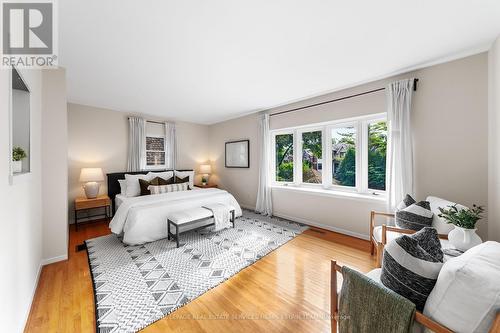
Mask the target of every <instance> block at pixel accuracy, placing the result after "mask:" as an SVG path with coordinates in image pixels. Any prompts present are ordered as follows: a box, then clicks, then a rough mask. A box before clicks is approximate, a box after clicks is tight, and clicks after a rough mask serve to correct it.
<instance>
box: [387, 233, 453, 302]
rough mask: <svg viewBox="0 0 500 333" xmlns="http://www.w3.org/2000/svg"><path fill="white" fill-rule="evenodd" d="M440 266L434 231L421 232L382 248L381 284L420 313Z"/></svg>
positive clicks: (441, 263) (437, 242) (403, 237)
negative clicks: (401, 297)
mask: <svg viewBox="0 0 500 333" xmlns="http://www.w3.org/2000/svg"><path fill="white" fill-rule="evenodd" d="M442 266H443V251H442V249H441V243H440V242H439V238H438V233H437V231H436V229H434V228H423V229H422V230H420V231H419V232H417V233H415V234H413V235H410V236H407V235H404V236H401V237H398V238H396V239H395V240H393V241H392V242H390V243H389V244H387V245H386V246H385V248H384V258H383V260H382V274H381V276H380V281H381V282H382V283H383V284H384V285H385V286H386V287H387V288H389V289H392V290H394V291H395V292H397V293H398V294H400V295H401V296H404V297H406V298H407V299H409V300H410V301H412V302H413V303H415V305H416V307H417V310H419V311H422V310H423V309H424V306H425V302H426V301H427V297H428V296H429V294H430V292H431V291H432V289H433V288H434V285H435V284H436V280H437V277H438V275H439V271H440V270H441V267H442Z"/></svg>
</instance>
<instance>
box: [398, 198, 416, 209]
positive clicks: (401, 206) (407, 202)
mask: <svg viewBox="0 0 500 333" xmlns="http://www.w3.org/2000/svg"><path fill="white" fill-rule="evenodd" d="M416 202H417V201H416V200H415V199H413V198H412V197H411V195H409V194H407V195H406V197H405V198H404V199H403V201H401V202H400V203H399V205H398V207H397V208H396V210H403V209H405V208H406V207H408V206H410V205H413V204H414V203H416Z"/></svg>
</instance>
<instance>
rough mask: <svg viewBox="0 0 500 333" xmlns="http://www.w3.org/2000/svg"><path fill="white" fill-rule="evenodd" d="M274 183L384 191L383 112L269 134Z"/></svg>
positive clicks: (384, 129)
mask: <svg viewBox="0 0 500 333" xmlns="http://www.w3.org/2000/svg"><path fill="white" fill-rule="evenodd" d="M271 138H272V140H273V146H274V147H275V148H274V151H273V155H274V156H273V157H272V159H271V160H272V161H273V164H274V165H273V169H274V179H273V181H274V183H275V184H277V185H279V184H283V183H285V184H284V185H290V186H296V187H304V188H308V187H318V186H319V187H322V188H324V189H332V190H336V191H349V192H358V193H366V194H373V195H377V194H381V193H383V192H384V191H385V179H386V151H387V123H386V120H385V114H377V115H371V116H366V117H358V118H352V119H344V120H341V121H335V122H328V123H323V124H320V125H319V126H314V127H313V126H312V125H311V126H301V127H296V128H290V129H287V130H275V131H271Z"/></svg>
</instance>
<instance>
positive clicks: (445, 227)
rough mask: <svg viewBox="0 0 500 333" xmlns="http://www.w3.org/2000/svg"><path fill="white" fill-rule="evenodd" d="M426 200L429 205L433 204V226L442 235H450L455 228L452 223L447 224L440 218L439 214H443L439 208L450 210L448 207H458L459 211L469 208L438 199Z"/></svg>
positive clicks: (429, 198)
mask: <svg viewBox="0 0 500 333" xmlns="http://www.w3.org/2000/svg"><path fill="white" fill-rule="evenodd" d="M425 200H426V201H429V203H430V204H431V211H432V212H433V213H434V217H433V218H432V226H433V227H434V228H436V230H437V232H438V234H442V235H448V233H449V232H450V231H452V230H453V228H454V226H453V224H451V223H446V220H444V219H443V218H441V217H439V216H438V215H439V214H441V212H440V211H439V208H448V206H454V205H457V208H458V209H459V210H460V209H464V208H467V207H465V206H463V205H460V204H456V203H454V202H451V201H448V200H445V199H441V198H438V197H432V196H429V197H427V199H425Z"/></svg>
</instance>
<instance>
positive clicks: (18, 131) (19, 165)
mask: <svg viewBox="0 0 500 333" xmlns="http://www.w3.org/2000/svg"><path fill="white" fill-rule="evenodd" d="M30 118H31V111H30V90H29V88H28V85H27V84H26V81H25V80H24V79H23V78H22V76H21V75H20V74H19V72H18V71H17V70H16V69H15V68H12V72H11V94H10V121H11V124H10V128H11V137H10V143H11V144H10V152H11V156H10V157H11V158H10V161H11V174H10V175H11V177H12V176H17V175H22V174H28V173H30V171H31V133H30V132H31V131H30V126H31V125H30V122H31V119H30Z"/></svg>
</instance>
